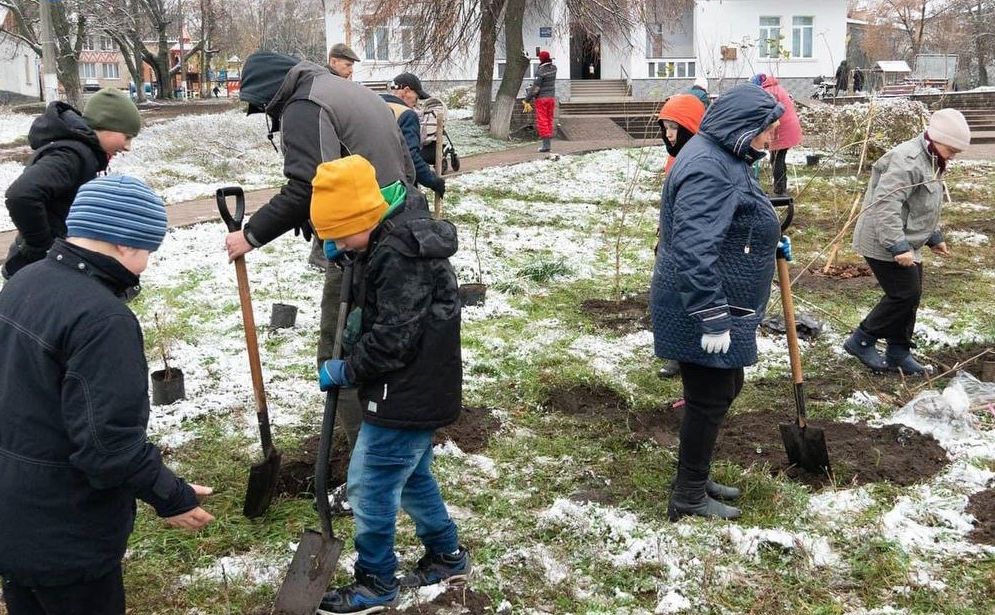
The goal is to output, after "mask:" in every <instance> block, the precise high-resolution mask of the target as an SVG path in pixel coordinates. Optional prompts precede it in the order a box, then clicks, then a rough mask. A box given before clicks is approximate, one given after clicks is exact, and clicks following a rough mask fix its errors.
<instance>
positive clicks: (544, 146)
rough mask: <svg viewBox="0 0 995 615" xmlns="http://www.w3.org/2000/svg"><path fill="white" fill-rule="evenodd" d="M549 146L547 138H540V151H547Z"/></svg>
mask: <svg viewBox="0 0 995 615" xmlns="http://www.w3.org/2000/svg"><path fill="white" fill-rule="evenodd" d="M549 148H550V145H549V139H543V140H542V147H540V148H539V151H540V152H548V151H549Z"/></svg>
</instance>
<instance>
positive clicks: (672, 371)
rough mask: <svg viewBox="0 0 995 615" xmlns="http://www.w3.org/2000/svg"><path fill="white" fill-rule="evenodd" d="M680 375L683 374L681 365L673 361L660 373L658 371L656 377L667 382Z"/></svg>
mask: <svg viewBox="0 0 995 615" xmlns="http://www.w3.org/2000/svg"><path fill="white" fill-rule="evenodd" d="M679 373H681V364H680V363H678V362H677V361H674V360H673V359H671V360H669V361H667V362H666V363H665V364H664V366H663V367H661V368H660V371H658V372H657V373H656V375H657V376H658V377H659V378H660V380H665V379H667V378H673V377H674V376H676V375H677V374H679Z"/></svg>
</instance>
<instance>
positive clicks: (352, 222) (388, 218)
mask: <svg viewBox="0 0 995 615" xmlns="http://www.w3.org/2000/svg"><path fill="white" fill-rule="evenodd" d="M311 219H312V221H313V222H314V228H315V231H316V233H317V234H318V236H319V237H321V238H323V239H324V240H325V241H326V243H331V244H334V245H335V246H336V247H337V249H339V250H347V251H353V252H355V253H356V254H357V255H358V256H357V258H358V262H357V265H356V270H357V271H359V272H361V273H360V274H359V279H356V280H354V284H353V289H354V290H355V294H354V297H355V305H356V307H355V309H354V310H353V312H352V313H351V314H350V319H349V320H350V321H352V322H354V323H355V322H357V321H358V322H359V326H358V333H357V334H356V335H348V336H347V335H343V339H344V340H345V339H352V340H354V341H353V342H352V344H351V345H352V348H351V350H350V352H349V355H348V356H347V357H346V358H345V359H331V360H328V361H326V362H325V363H324V364H323V365H322V366H321V369H320V370H319V377H318V382H319V386H320V388H321V389H322V390H328V389H329V388H331V387H333V386H337V387H356V388H357V390H358V391H359V397H360V400H361V401H362V407H363V409H364V412H363V425H362V427H361V429H360V431H359V439H358V441H357V442H356V446H355V449H354V450H353V453H352V457H351V458H350V460H349V472H348V480H347V484H348V485H349V503H350V504H351V505H352V508H353V512H354V515H355V520H356V534H355V544H356V551H357V559H356V565H355V582H353V583H352V584H350V585H347V586H345V587H340V588H338V589H335V590H332V591H330V592H329V593H327V594H326V595H325V597H324V599H323V600H322V602H321V606H320V608H319V609H318V612H319V613H373V612H377V611H379V610H382V609H383V608H385V607H387V606H391V605H394V604H395V603H396V601H397V598H398V593H399V591H400V588H402V587H411V588H414V587H419V586H422V585H432V584H435V583H439V582H441V581H443V580H448V581H450V582H451V581H456V580H460V579H465V578H466V576H467V575H468V574H469V573H470V555H469V552H468V551H467V549H466V548H465V547H462V546H460V544H459V541H458V536H457V530H456V525H455V524H454V523H453V520H452V518H450V516H449V513H448V512H447V511H446V505H445V503H444V502H443V500H442V495H441V494H440V492H439V486H438V484H437V483H436V480H435V477H434V476H433V475H432V471H431V465H432V440H433V436H434V434H435V430H436V429H439V428H440V427H444V426H445V425H448V424H450V423H452V422H454V421H455V420H456V419H457V418H458V417H459V413H460V410H461V407H462V382H463V373H462V360H461V351H460V301H459V295H458V290H457V289H458V285H457V281H456V274H455V273H454V271H453V268H452V265H451V264H450V263H449V257H451V256H452V255H453V254H455V253H456V247H457V241H456V228H455V227H454V226H453V225H452V223H450V222H448V221H445V220H434V219H433V218H432V217H431V215H430V214H429V212H428V204H427V202H426V200H425V197H424V195H423V194H422V193H421V192H420V191H418V190H415V189H414V188H413V187H411V186H410V185H407V186H405V185H403V184H402V183H400V182H399V183H397V184H395V185H393V186H388V187H387V188H384V189H383V190H381V189H380V188H379V186H378V184H377V179H376V177H375V175H374V169H373V167H372V166H371V165H370V163H369V162H367V161H366V160H364V159H363V158H362V157H360V156H348V157H346V158H342V159H340V160H336V161H334V162H327V163H324V164H322V165H321V166H320V167H319V168H318V173H317V176H316V177H315V180H314V196H313V199H312V203H311ZM357 311H358V314H359V316H358V318H355V317H353V316H352V315H353V314H356V313H357ZM400 508H403V509H404V510H405V511H406V512H407V513H408V515H409V516H410V517H411V519H412V520H413V521H414V524H415V532H416V533H417V535H418V538H419V539H420V540H421V541H422V543H423V544H424V546H425V556H424V557H422V558H421V559H420V560H419V562H418V564H417V566H416V567H415V568H414V570H413V571H411V572H410V573H409V574H406V575H404V576H402V577H401V578H400V579H397V578H395V573H396V571H397V558H396V556H395V555H394V536H395V532H396V524H397V513H398V510H399V509H400Z"/></svg>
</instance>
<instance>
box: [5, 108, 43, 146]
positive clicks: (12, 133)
mask: <svg viewBox="0 0 995 615" xmlns="http://www.w3.org/2000/svg"><path fill="white" fill-rule="evenodd" d="M36 117H38V116H36V115H27V114H24V113H12V112H10V111H8V110H3V111H0V145H2V144H4V143H12V142H14V141H17V140H18V139H20V138H21V137H26V136H28V129H30V128H31V123H32V122H34V121H35V118H36Z"/></svg>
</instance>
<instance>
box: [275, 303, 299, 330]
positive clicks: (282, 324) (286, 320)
mask: <svg viewBox="0 0 995 615" xmlns="http://www.w3.org/2000/svg"><path fill="white" fill-rule="evenodd" d="M296 321H297V306H296V305H290V304H288V303H274V304H273V311H272V312H271V313H270V315H269V326H271V327H273V328H274V329H289V328H290V327H293V326H294V323H295V322H296Z"/></svg>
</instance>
